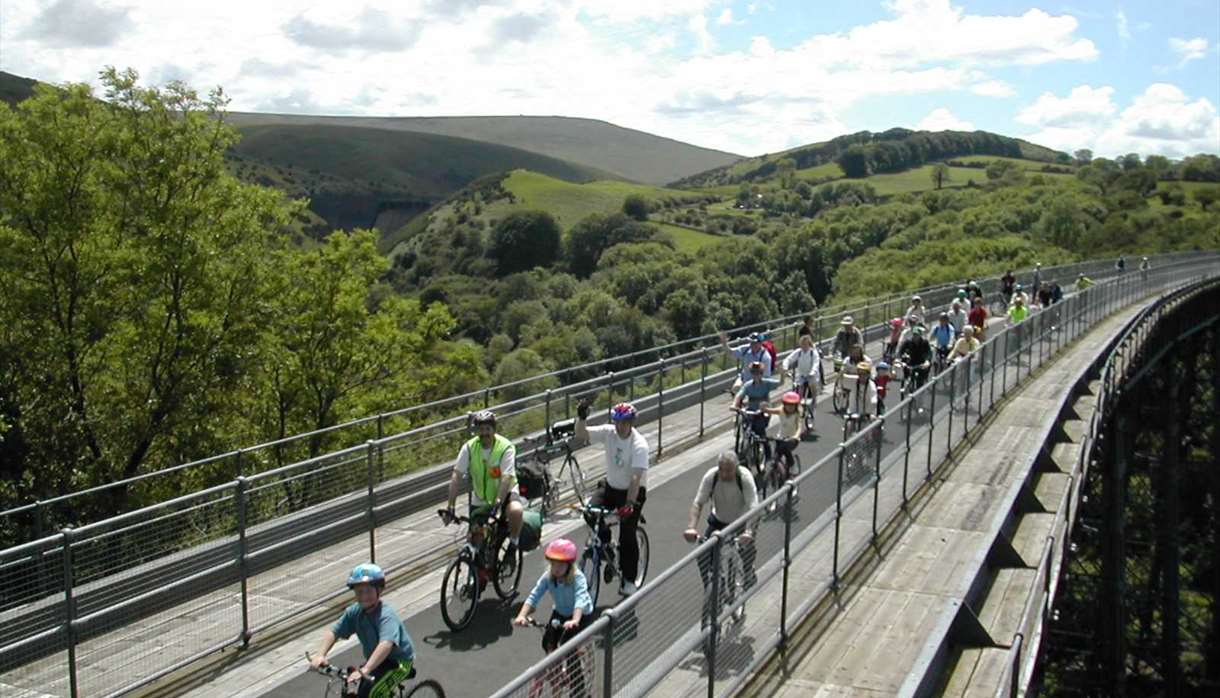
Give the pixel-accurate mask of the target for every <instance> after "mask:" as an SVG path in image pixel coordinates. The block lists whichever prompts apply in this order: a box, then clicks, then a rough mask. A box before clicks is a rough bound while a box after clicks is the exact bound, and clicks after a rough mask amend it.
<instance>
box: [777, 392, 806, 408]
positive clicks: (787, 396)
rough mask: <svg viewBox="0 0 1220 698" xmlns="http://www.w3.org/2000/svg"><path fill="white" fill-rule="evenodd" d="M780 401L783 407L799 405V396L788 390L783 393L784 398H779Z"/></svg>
mask: <svg viewBox="0 0 1220 698" xmlns="http://www.w3.org/2000/svg"><path fill="white" fill-rule="evenodd" d="M780 401H781V402H783V403H784V404H785V405H799V404H801V394H800V393H798V392H796V391H795V390H789V391H788V392H786V393H784V396H783V397H781V398H780Z"/></svg>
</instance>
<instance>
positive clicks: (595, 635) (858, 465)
mask: <svg viewBox="0 0 1220 698" xmlns="http://www.w3.org/2000/svg"><path fill="white" fill-rule="evenodd" d="M1204 270H1206V272H1207V273H1208V274H1209V275H1215V274H1216V273H1217V271H1218V270H1217V265H1216V260H1214V259H1211V260H1206V263H1205V264H1204V265H1199V266H1195V265H1186V264H1184V265H1182V266H1180V267H1176V268H1162V269H1159V270H1155V271H1153V272H1151V273H1149V274H1140V273H1131V272H1128V273H1127V274H1125V275H1122V276H1120V277H1118V278H1116V279H1114V280H1113V281H1111V282H1108V283H1104V284H1100V285H1097V286H1095V287H1093V288H1091V289H1088V290H1087V291H1085V292H1083V293H1080V294H1077V295H1073V296H1070V297H1068V298H1066V299H1065V300H1064V301H1063V302H1061V303H1059V304H1056V305H1054V306H1051V307H1050V308H1048V309H1046V310H1044V311H1042V312H1040V313H1036V314H1034V315H1032V316H1031V317H1029V318H1028V319H1027V320H1025V321H1024V322H1022V323H1020V324H1018V325H1015V326H1013V327H1009V328H1007V329H1005V330H1003V331H1002V332H1000V333H998V334H997V335H996V336H994V337H992V338H991V339H989V340H988V341H987V342H986V343H985V344H983V345H982V346H981V347H980V348H979V349H978V350H977V351H976V352H975V353H973V354H971V355H970V356H969V357H967V358H966V359H965V360H963V361H960V362H958V363H956V364H954V365H953V366H952V367H950V368H948V369H946V370H945V371H943V372H942V373H940V374H939V375H938V376H936V377H935V378H934V379H933V380H931V381H929V383H928V384H926V385H925V386H923V387H922V388H921V389H920V390H918V391H917V392H916V393H915V394H913V395H911V396H908V397H907V398H906V399H904V400H902V401H901V402H899V403H898V404H896V405H893V406H889V405H887V410H886V412H885V414H884V415H883V416H881V417H880V418H879V419H876V420H873V422H872V423H871V424H869V426H867V427H866V428H864V429H863V430H862V431H860V432H859V433H857V434H855V435H853V436H851V437H850V438H848V439H846V440H845V441H844V442H843V443H841V444H840V445H839V446H838V447H837V448H836V449H835V450H834V451H833V452H831V453H830V454H829V455H827V456H826V457H825V458H823V459H821V460H820V461H819V462H818V463H817V464H815V465H814V466H813V467H811V468H808V469H807V470H805V471H804V472H803V473H802V474H801V475H800V476H799V477H797V478H796V479H795V480H794V481H792V482H789V483H788V484H787V485H785V486H784V487H783V488H781V489H780V490H779V491H778V492H776V493H774V494H772V495H771V496H769V497H768V498H767V499H766V500H764V501H763V502H761V503H760V504H759V505H758V506H757V507H755V508H754V509H752V510H750V511H749V512H747V513H746V514H745V515H744V516H742V517H741V518H739V519H738V520H737V521H736V522H734V523H733V524H731V525H730V526H728V527H727V528H725V529H724V530H723V531H721V532H719V533H716V534H714V535H712V536H711V538H710V539H709V540H708V541H706V542H705V543H703V544H701V545H699V546H698V547H696V548H695V549H694V550H692V551H691V552H690V553H689V554H687V555H686V556H685V557H683V558H682V559H681V560H679V561H678V562H677V563H675V564H674V565H672V566H671V567H670V568H669V569H666V570H665V571H664V572H662V573H661V574H660V575H659V576H657V577H656V578H655V579H652V580H650V581H649V582H648V583H647V584H645V585H644V587H643V588H641V589H640V590H639V592H637V593H636V594H635V595H633V596H631V597H630V598H628V599H627V600H625V601H623V602H622V603H620V604H619V605H617V606H615V607H614V608H612V609H609V610H607V611H605V612H603V614H602V615H601V617H599V618H598V619H597V620H596V621H594V622H593V623H592V624H591V625H590V626H589V627H588V628H586V629H585V630H584V631H582V632H581V633H580V634H579V635H577V636H576V637H575V638H573V639H572V640H570V641H569V642H568V643H567V644H565V645H564V646H562V647H561V648H559V649H558V650H557V651H555V652H553V653H552V654H551V655H549V656H548V657H546V658H545V659H544V660H543V661H541V662H539V663H538V664H535V665H534V666H532V667H530V668H529V669H527V670H526V671H525V672H523V673H522V674H521V675H519V676H518V677H517V678H516V679H514V680H513V681H512V682H510V683H509V684H507V685H506V686H505V687H504V688H502V689H501V690H500V691H498V692H497V693H495V694H494V698H508V697H509V696H513V697H516V696H527V695H529V694H530V693H531V687H532V686H533V685H534V684H535V683H536V682H538V681H544V680H550V681H554V680H556V678H555V677H556V676H558V680H565V681H569V682H570V681H571V679H572V677H573V676H578V677H579V680H580V681H581V682H582V683H584V684H585V685H592V686H594V687H596V689H595V691H594V692H593V695H600V696H612V695H626V696H639V695H644V694H646V693H648V692H649V691H651V690H653V689H657V688H663V689H664V690H665V693H666V695H690V696H694V695H701V694H704V695H707V696H709V697H710V696H724V695H732V694H733V693H734V691H735V690H737V689H738V688H740V687H741V685H742V684H743V683H744V682H745V681H746V680H747V679H748V678H749V676H750V675H751V673H752V672H753V671H754V670H755V669H757V667H758V666H759V665H760V664H761V663H762V662H763V661H764V660H765V659H766V657H767V655H768V654H769V653H770V652H771V650H773V649H775V648H778V647H783V646H784V645H786V643H787V642H788V638H789V630H790V628H792V627H794V625H796V624H797V623H799V622H800V621H801V620H802V619H803V618H804V617H805V616H806V615H807V614H808V613H809V612H811V611H812V609H813V608H814V607H815V606H817V605H819V604H821V603H823V602H824V600H825V599H826V598H828V596H829V595H830V594H832V593H833V592H834V591H835V590H836V589H837V588H839V586H840V585H841V583H842V581H843V575H844V573H845V571H846V570H849V569H851V568H852V566H853V564H854V563H856V562H857V561H858V560H860V559H861V557H862V556H863V555H865V553H866V552H867V551H868V550H869V549H870V548H871V547H872V546H874V545H875V544H876V541H877V538H878V535H879V534H880V533H881V531H883V530H884V529H885V527H886V526H887V525H888V524H889V523H890V522H891V521H893V520H894V519H895V518H896V517H897V516H899V515H900V514H901V512H902V511H903V510H904V509H905V507H906V505H907V502H908V500H909V499H910V497H911V496H912V495H913V494H914V493H915V492H916V491H917V490H918V489H919V488H920V487H922V486H923V485H924V484H925V483H926V482H927V481H929V480H930V479H931V477H932V476H933V474H934V473H935V472H936V466H937V464H940V463H943V462H944V461H945V460H946V459H947V457H948V455H949V454H950V452H952V450H953V449H954V448H955V447H956V446H957V445H958V444H960V443H961V442H962V441H963V439H965V438H966V436H967V434H968V433H969V432H970V430H971V428H972V427H974V426H976V425H977V424H978V423H979V422H980V420H982V419H983V418H985V417H986V416H987V414H988V413H989V412H990V411H991V410H992V409H994V408H995V406H996V405H997V404H998V403H1000V402H1001V401H1002V400H1003V399H1004V398H1005V396H1006V395H1007V394H1008V393H1009V392H1010V391H1011V390H1013V388H1015V387H1016V386H1017V385H1018V384H1019V383H1020V382H1022V381H1023V380H1025V379H1026V378H1028V377H1029V375H1030V374H1031V373H1032V372H1033V371H1035V370H1037V369H1038V368H1039V367H1041V366H1042V365H1043V364H1045V363H1046V362H1047V361H1050V360H1052V359H1053V358H1054V357H1055V356H1056V355H1057V354H1058V352H1059V351H1060V350H1061V349H1062V348H1063V347H1064V346H1065V345H1066V344H1067V343H1069V342H1071V341H1073V340H1074V339H1076V338H1077V337H1079V336H1080V335H1082V334H1083V333H1085V332H1087V331H1088V330H1089V329H1090V328H1092V327H1093V326H1095V325H1096V324H1098V323H1099V322H1100V321H1101V320H1103V319H1104V318H1105V317H1107V316H1108V315H1109V314H1110V313H1112V312H1114V311H1116V310H1118V309H1120V308H1122V307H1124V306H1126V305H1128V304H1129V303H1132V302H1134V301H1136V300H1137V299H1140V298H1143V297H1146V296H1147V295H1149V294H1151V293H1155V292H1157V291H1159V290H1161V289H1162V288H1164V287H1168V286H1176V285H1178V284H1179V283H1180V282H1181V280H1182V279H1183V277H1188V276H1191V275H1193V274H1200V273H1202V272H1203V271H1204ZM831 495H833V496H831ZM755 522H760V523H758V525H757V529H756V533H755V536H754V551H755V554H754V559H755V565H756V575H757V582H756V583H755V584H753V585H752V586H749V587H746V588H742V589H740V590H739V593H738V594H737V595H736V596H735V598H734V599H733V601H732V602H727V603H726V602H713V601H711V600H712V599H724V598H725V594H724V593H723V590H722V589H721V587H722V585H724V584H725V579H724V576H723V574H722V565H721V564H720V561H721V559H722V558H723V557H724V555H725V554H726V551H727V545H728V542H729V541H732V540H734V539H735V537H736V536H737V535H738V534H740V533H741V532H742V531H743V530H744V529H745V527H746V526H752V525H754V524H755ZM1049 546H1050V547H1049V549H1048V550H1044V554H1043V559H1042V568H1045V569H1049V566H1050V562H1049V561H1050V560H1051V559H1052V558H1053V557H1054V555H1053V554H1052V553H1051V552H1050V551H1051V550H1057V549H1061V548H1062V544H1061V543H1060V544H1059V545H1058V548H1056V547H1055V546H1056V544H1055V543H1054V542H1053V541H1052V542H1051V543H1050V544H1049ZM701 567H702V568H703V569H704V570H711V573H710V575H709V576H710V578H709V579H708V580H707V581H706V582H705V581H704V579H703V577H701V575H700V574H699V572H700V568H701ZM1031 605H1032V606H1037V603H1036V602H1035V603H1033V604H1031ZM740 608H745V609H748V614H747V615H746V620H744V621H735V620H734V615H735V613H737V612H738V611H739V609H740ZM1021 642H1022V640H1021V639H1020V638H1019V639H1018V641H1017V645H1018V647H1019V646H1020V645H1021ZM1026 642H1028V641H1026ZM1018 651H1019V650H1018ZM574 658H582V659H580V660H579V661H582V662H584V666H585V667H586V668H585V670H584V671H582V672H579V673H576V674H574V673H573V672H572V671H570V670H569V671H562V668H563V667H568V669H571V667H572V666H574V665H573V664H572V662H573V661H576V660H575V659H574ZM590 658H591V659H590Z"/></svg>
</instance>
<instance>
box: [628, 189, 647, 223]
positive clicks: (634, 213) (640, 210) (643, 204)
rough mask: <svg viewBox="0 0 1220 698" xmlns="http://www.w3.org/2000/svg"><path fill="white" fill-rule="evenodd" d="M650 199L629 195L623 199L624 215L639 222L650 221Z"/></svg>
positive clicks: (638, 195) (639, 195)
mask: <svg viewBox="0 0 1220 698" xmlns="http://www.w3.org/2000/svg"><path fill="white" fill-rule="evenodd" d="M648 209H649V205H648V199H645V198H644V197H643V195H641V194H628V195H627V198H625V199H623V213H625V214H627V215H628V216H630V217H631V218H633V219H635V220H637V221H646V220H648Z"/></svg>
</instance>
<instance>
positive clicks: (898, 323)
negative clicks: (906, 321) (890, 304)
mask: <svg viewBox="0 0 1220 698" xmlns="http://www.w3.org/2000/svg"><path fill="white" fill-rule="evenodd" d="M890 327H893V328H894V329H896V330H900V329H902V318H900V317H896V318H894V319H893V320H890Z"/></svg>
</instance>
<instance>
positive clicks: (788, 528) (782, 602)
mask: <svg viewBox="0 0 1220 698" xmlns="http://www.w3.org/2000/svg"><path fill="white" fill-rule="evenodd" d="M795 491H796V485H795V484H793V483H792V481H791V480H789V481H788V495H787V496H786V497H784V578H783V581H782V582H781V585H780V597H779V648H780V649H781V650H782V649H784V648H786V647H787V646H788V568H789V567H791V566H792V545H791V544H792V517H793V514H794V512H793V511H792V495H793V493H794V492H795ZM606 695H609V694H606Z"/></svg>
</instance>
